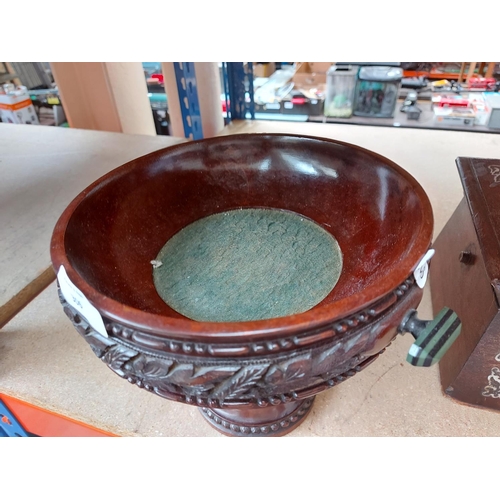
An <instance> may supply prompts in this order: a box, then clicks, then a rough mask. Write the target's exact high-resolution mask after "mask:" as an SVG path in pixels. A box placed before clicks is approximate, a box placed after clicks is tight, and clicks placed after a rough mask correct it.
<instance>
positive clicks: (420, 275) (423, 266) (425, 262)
mask: <svg viewBox="0 0 500 500" xmlns="http://www.w3.org/2000/svg"><path fill="white" fill-rule="evenodd" d="M435 253H436V250H433V249H431V250H429V251H428V252H427V253H426V254H425V255H424V257H423V259H422V260H421V261H420V262H419V264H418V266H417V268H416V269H415V271H414V272H413V276H415V281H416V282H417V285H418V286H419V287H420V288H424V286H425V283H426V282H427V276H428V274H429V261H430V260H431V259H432V256H433V255H434V254H435Z"/></svg>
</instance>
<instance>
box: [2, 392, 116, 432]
mask: <svg viewBox="0 0 500 500" xmlns="http://www.w3.org/2000/svg"><path fill="white" fill-rule="evenodd" d="M0 400H1V401H2V402H3V403H4V404H5V405H6V406H7V407H8V409H9V410H10V411H11V413H12V414H13V415H14V416H15V417H16V420H17V421H18V422H19V424H20V425H21V426H22V427H23V429H24V430H25V431H26V432H29V433H31V434H35V435H36V436H40V437H111V436H115V434H111V433H110V432H107V431H103V430H101V429H97V428H95V427H92V426H90V425H88V424H85V423H83V422H78V421H77V420H73V419H72V418H69V417H65V416H63V415H59V414H57V413H54V412H51V411H49V410H45V409H42V408H39V407H38V406H35V405H32V404H30V403H26V402H25V401H21V400H20V399H16V398H13V397H12V396H7V395H5V394H0ZM8 420H9V419H8V418H7V417H5V416H4V417H3V418H2V422H4V423H9V422H8Z"/></svg>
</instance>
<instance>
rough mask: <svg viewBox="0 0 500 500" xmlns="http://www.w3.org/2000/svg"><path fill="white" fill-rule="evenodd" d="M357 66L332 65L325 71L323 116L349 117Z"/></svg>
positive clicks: (352, 102) (351, 108)
mask: <svg viewBox="0 0 500 500" xmlns="http://www.w3.org/2000/svg"><path fill="white" fill-rule="evenodd" d="M358 69H359V68H358V66H351V65H348V66H332V67H331V68H330V69H329V70H328V71H327V73H326V97H325V109H324V114H325V116H331V117H335V118H349V117H350V116H351V115H352V110H353V104H354V90H355V88H356V77H357V74H358Z"/></svg>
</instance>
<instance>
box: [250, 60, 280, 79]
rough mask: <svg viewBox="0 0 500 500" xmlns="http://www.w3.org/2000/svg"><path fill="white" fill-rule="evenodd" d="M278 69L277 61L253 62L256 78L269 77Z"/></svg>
mask: <svg viewBox="0 0 500 500" xmlns="http://www.w3.org/2000/svg"><path fill="white" fill-rule="evenodd" d="M275 71H276V63H273V62H269V63H253V76H254V78H268V77H270V76H271V75H272V74H273V73H274V72H275Z"/></svg>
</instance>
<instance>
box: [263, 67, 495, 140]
mask: <svg viewBox="0 0 500 500" xmlns="http://www.w3.org/2000/svg"><path fill="white" fill-rule="evenodd" d="M490 64H491V63H490ZM407 65H408V63H311V62H307V63H293V64H282V65H281V66H280V67H279V68H278V69H277V66H276V63H254V64H253V67H254V91H255V93H254V101H255V117H256V118H257V119H261V120H262V119H274V120H276V119H277V120H287V121H288V120H294V121H314V122H323V123H346V124H348V123H350V124H356V125H378V126H395V127H411V128H431V129H444V130H467V131H474V132H493V133H498V131H499V130H500V124H498V121H499V118H498V116H500V104H499V101H500V99H499V94H498V89H499V88H500V82H499V81H497V79H495V78H493V77H491V76H489V77H486V76H485V77H483V76H481V74H476V73H471V74H470V75H469V76H468V78H467V81H465V82H463V83H460V82H459V81H455V80H451V81H450V80H446V79H441V80H432V79H431V78H432V73H424V74H420V75H418V76H410V77H407V76H406V75H407V74H410V75H413V73H414V72H413V71H406V70H405V69H404V68H405V67H406V66H407ZM452 69H453V68H452ZM497 73H498V72H496V73H495V72H493V75H496V74H497ZM434 74H435V75H442V74H443V73H434ZM450 74H453V73H450ZM429 75H431V77H429ZM458 76H459V75H458V73H457V77H458ZM459 79H460V80H461V78H459Z"/></svg>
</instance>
